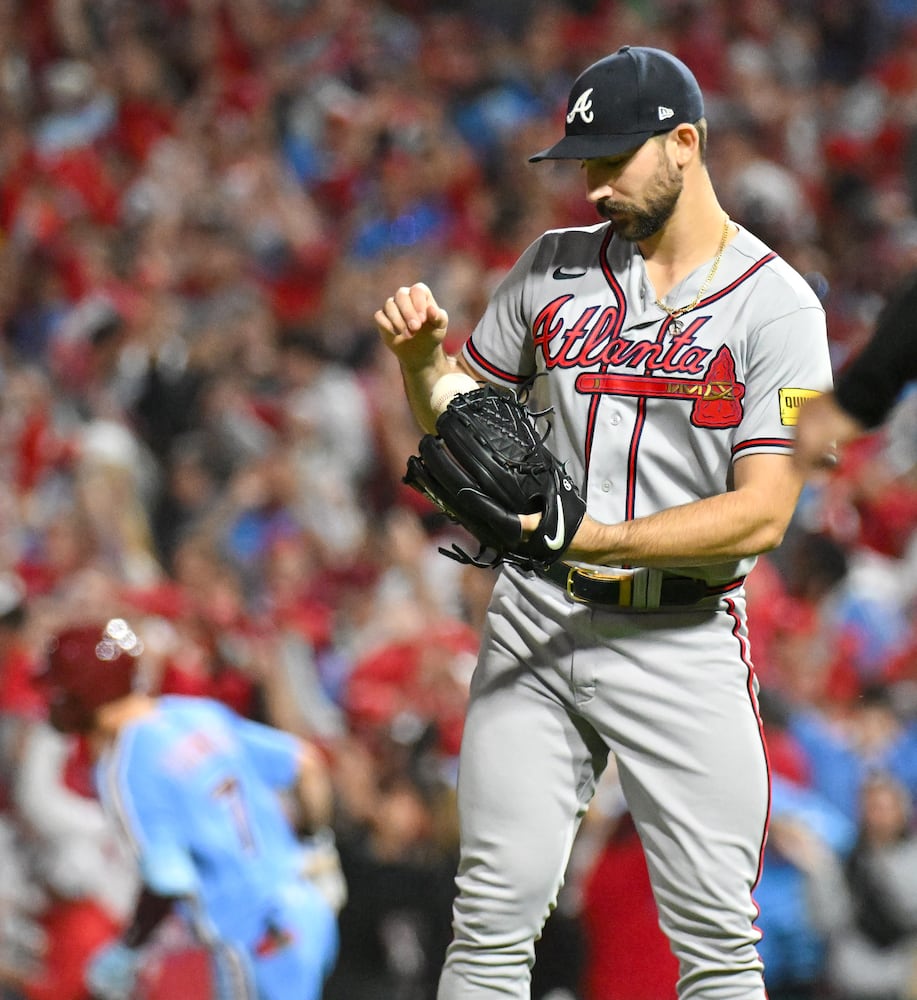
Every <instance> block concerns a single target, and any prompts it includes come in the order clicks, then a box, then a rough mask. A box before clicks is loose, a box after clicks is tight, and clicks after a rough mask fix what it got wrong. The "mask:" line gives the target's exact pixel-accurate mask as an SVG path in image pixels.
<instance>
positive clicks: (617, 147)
mask: <svg viewBox="0 0 917 1000" xmlns="http://www.w3.org/2000/svg"><path fill="white" fill-rule="evenodd" d="M703 116H704V99H703V95H702V94H701V91H700V87H699V86H698V84H697V80H696V79H695V78H694V75H693V73H692V72H691V70H689V69H688V67H687V66H686V65H685V64H684V63H683V62H681V60H680V59H676V58H675V56H673V55H671V54H670V53H668V52H664V51H663V50H662V49H654V48H648V47H642V46H630V45H625V46H624V47H623V48H620V49H618V51H617V52H615V53H614V54H613V55H610V56H606V57H605V58H604V59H600V60H599V61H598V62H596V63H593V64H592V65H591V66H590V67H589V68H588V69H586V70H585V71H584V72H583V73H581V74H580V75H579V77H578V78H577V79H576V80H575V82H574V84H573V87H572V88H571V90H570V97H569V100H568V102H567V117H566V130H565V131H566V134H565V136H564V138H563V139H561V140H560V142H557V143H555V144H554V145H553V146H551V147H549V148H548V149H545V150H543V151H542V152H540V153H536V154H535V156H532V157H530V158H529V159H531V160H546V159H550V160H586V159H590V158H592V157H598V156H616V155H618V154H620V153H625V152H628V151H629V150H632V149H636V148H637V147H638V146H641V145H642V144H643V143H644V142H646V140H647V139H649V138H650V137H651V136H654V135H657V134H658V133H660V132H667V131H669V130H670V129H672V128H674V127H675V126H676V125H678V124H680V123H682V122H691V123H693V122H696V121H697V120H698V119H700V118H703Z"/></svg>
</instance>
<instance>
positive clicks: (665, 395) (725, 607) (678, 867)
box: [439, 224, 831, 1000]
mask: <svg viewBox="0 0 917 1000" xmlns="http://www.w3.org/2000/svg"><path fill="white" fill-rule="evenodd" d="M709 269H710V262H709V261H708V262H707V263H706V264H705V265H703V266H701V267H699V268H698V269H697V270H696V271H695V272H693V273H692V274H690V275H689V276H688V277H687V278H686V279H685V280H684V281H683V282H682V283H681V285H680V286H678V287H676V288H674V289H672V291H671V292H670V293H669V295H668V302H669V303H671V304H672V305H673V306H677V305H683V304H685V303H689V302H691V301H692V300H693V298H694V296H695V295H697V293H698V290H699V289H700V287H701V284H702V282H703V281H704V279H705V277H706V276H707V274H708V273H709ZM464 357H465V359H466V360H467V362H468V363H469V364H470V365H471V366H472V368H474V369H475V370H476V371H477V372H479V373H480V374H481V375H482V376H483V377H485V378H487V379H488V380H491V381H494V382H496V383H502V384H504V385H507V386H511V387H519V386H521V385H523V384H525V383H527V382H529V381H530V380H531V382H532V384H531V396H532V399H531V405H532V407H533V408H535V409H542V408H547V407H550V408H551V410H552V414H551V417H550V420H551V423H552V430H551V437H550V438H549V443H550V445H551V447H552V449H553V450H554V451H555V453H556V454H557V455H558V456H559V457H560V458H562V459H563V460H565V461H566V463H567V469H568V471H569V473H570V475H571V478H573V479H574V480H575V481H576V482H577V483H578V484H579V485H580V486H581V488H582V490H583V494H584V496H585V497H586V499H587V503H588V510H589V513H590V514H591V515H592V516H593V517H594V518H596V519H597V520H599V521H602V522H605V523H616V522H619V521H622V520H625V519H631V518H635V517H640V516H642V515H646V514H650V513H653V512H655V511H658V510H662V509H664V508H668V507H672V506H675V505H679V504H684V503H687V502H690V501H693V500H698V499H700V498H704V497H709V496H712V495H716V494H720V493H723V492H724V491H726V490H728V489H729V488H730V486H731V482H732V468H733V463H734V462H735V461H736V460H737V459H739V458H741V457H742V456H744V455H750V454H754V453H759V452H770V453H783V454H789V452H790V450H791V448H792V439H793V424H794V422H795V418H796V414H797V412H798V409H799V407H800V405H801V403H802V402H803V401H804V400H805V398H807V397H808V396H810V395H812V394H814V393H816V392H818V391H822V390H824V389H826V388H827V387H829V385H830V382H831V367H830V361H829V356H828V350H827V338H826V333H825V318H824V312H823V310H822V308H821V306H820V304H819V302H818V300H817V298H816V296H815V295H814V294H813V292H812V291H811V290H810V288H809V286H808V285H807V284H806V282H805V281H804V280H803V279H802V278H801V277H800V276H799V275H798V274H797V273H796V272H795V271H793V270H792V268H790V267H789V266H788V265H787V264H786V263H785V262H783V261H782V260H780V259H779V258H778V257H777V255H776V254H774V253H773V252H772V251H771V250H770V249H769V248H768V247H767V246H765V245H764V244H763V243H762V242H761V241H760V240H758V239H757V238H756V237H754V236H753V235H752V234H750V233H748V232H747V231H745V230H744V229H741V228H740V229H739V232H738V234H737V235H736V236H735V237H734V238H733V240H732V241H731V242H730V243H729V244H728V246H727V247H726V249H725V252H724V254H723V257H722V259H721V262H720V266H719V268H718V270H717V273H716V280H715V281H714V282H713V283H712V285H711V287H710V288H709V290H708V291H707V292H706V293H705V295H704V296H703V297H702V298H701V299H700V301H699V302H698V303H697V306H696V308H694V309H692V310H691V311H689V312H687V313H685V314H684V315H682V316H681V317H679V318H678V319H677V320H673V319H672V317H671V316H669V315H668V314H667V313H666V312H665V311H664V310H663V309H662V308H661V307H660V306H659V305H657V304H656V301H655V293H654V290H653V288H652V286H651V283H650V281H649V280H648V277H647V273H646V270H645V267H644V262H643V258H642V256H641V255H640V253H639V251H638V250H637V248H636V247H635V246H634V245H633V244H630V243H627V242H625V241H622V240H619V239H616V238H614V237H613V235H612V231H611V228H610V227H609V226H608V225H605V224H601V225H597V226H593V227H588V228H577V229H565V230H557V231H552V232H549V233H546V234H545V235H544V236H542V237H540V238H539V239H538V240H537V241H536V242H535V243H533V244H532V245H531V246H530V247H529V248H528V250H527V251H526V252H525V253H524V254H523V255H522V257H521V258H520V259H519V261H518V262H517V264H516V265H515V266H514V268H513V269H512V271H511V272H510V273H509V274H508V275H507V277H506V278H505V280H504V281H503V282H502V283H501V285H500V287H499V288H498V290H497V291H496V293H495V295H494V296H493V299H492V301H491V304H490V305H489V307H488V309H487V311H486V313H485V315H484V316H483V318H482V320H481V322H480V323H479V324H478V326H477V327H476V328H475V330H474V331H473V333H472V335H471V337H470V338H469V340H468V342H467V344H466V345H465V347H464ZM753 562H754V560H753V559H745V560H741V561H736V562H730V563H724V564H721V565H715V566H709V565H708V566H704V567H672V571H675V572H678V573H680V574H683V575H688V576H694V577H700V578H703V579H705V580H706V581H707V582H708V583H709V584H710V585H722V592H720V593H717V594H716V595H712V596H710V597H709V598H707V599H705V600H703V601H701V602H700V604H699V605H697V606H696V607H692V608H689V609H685V608H683V607H682V608H662V607H658V608H656V610H654V611H633V610H629V609H621V608H616V607H614V606H609V607H602V606H596V605H587V604H583V603H578V602H575V601H573V600H571V598H570V597H569V596H568V594H567V593H566V592H565V591H564V589H563V588H562V587H561V586H558V585H557V584H555V583H553V582H551V581H549V580H546V579H543V578H542V577H540V576H539V575H537V574H524V573H522V572H520V571H518V570H516V569H514V568H511V567H507V568H504V570H503V571H502V572H501V574H500V577H499V578H498V580H497V581H496V584H495V588H494V594H493V599H492V602H491V606H490V609H489V613H488V619H487V624H486V627H485V630H484V634H483V638H482V648H481V655H480V657H479V662H478V667H477V670H476V672H475V676H474V680H473V682H472V691H471V700H470V705H469V710H468V714H467V720H466V728H465V739H464V741H463V747H462V755H461V761H460V769H459V789H458V794H459V810H460V816H461V823H462V857H461V862H460V866H459V874H458V887H459V895H458V898H457V901H456V906H455V911H454V940H453V942H452V944H451V945H450V949H449V953H448V955H447V960H446V965H445V968H444V970H443V975H442V978H441V981H440V991H439V998H440V1000H472V998H474V1000H484V998H485V997H487V998H490V997H493V998H494V1000H496V998H498V997H499V998H504V1000H505V998H507V997H513V998H517V1000H523V998H527V997H528V996H529V989H530V987H529V982H530V968H531V963H532V961H533V954H534V945H533V940H534V938H535V937H537V935H538V933H539V931H540V929H541V927H542V924H543V922H544V920H545V919H546V918H547V915H548V913H549V912H550V908H551V906H552V905H553V903H554V901H555V899H556V895H557V892H558V890H559V887H560V885H561V884H562V880H563V873H564V870H565V867H566V864H567V860H568V858H569V851H570V847H571V844H572V841H573V836H574V833H575V830H576V828H577V824H578V822H579V819H580V818H581V816H582V815H583V813H584V811H585V809H586V807H587V805H588V802H589V800H590V798H591V795H592V793H593V791H594V785H595V780H596V777H597V776H598V775H599V774H600V773H601V771H602V769H603V767H604V765H605V762H606V759H607V754H608V753H609V752H612V753H614V755H615V756H616V758H617V764H618V771H619V775H620V780H621V783H622V787H623V789H624V792H625V795H626V796H627V800H628V805H629V808H630V811H631V813H632V814H633V817H634V820H635V823H636V825H637V828H638V830H639V832H640V836H641V840H642V843H643V847H644V851H645V854H646V857H647V863H648V867H649V870H650V875H651V879H652V883H653V889H654V893H655V897H656V902H657V906H658V909H659V914H660V923H661V925H662V927H663V929H664V930H665V932H666V934H667V935H668V937H669V940H670V941H671V943H672V947H673V950H674V951H675V953H676V954H677V956H678V958H679V962H680V969H681V975H680V979H679V984H678V990H679V995H680V997H682V998H683V1000H687V998H691V1000H699V998H701V997H702V998H704V1000H714V998H717V1000H720V998H722V1000H725V998H730V1000H738V998H741V1000H764V997H765V992H764V986H763V979H762V969H761V962H760V959H759V956H758V953H757V950H756V947H755V945H756V943H757V941H758V939H759V934H758V931H757V930H756V929H755V927H754V920H755V917H756V914H757V910H756V907H755V904H754V902H753V897H752V890H753V887H754V885H755V883H756V881H757V878H758V875H759V870H760V864H761V857H762V850H763V842H764V836H765V832H766V825H767V817H768V801H769V799H768V788H769V783H768V774H767V763H766V750H765V745H764V740H763V733H762V729H761V725H760V719H759V716H758V712H757V699H756V682H755V678H754V670H753V667H752V660H751V649H750V644H749V637H748V629H747V623H746V616H745V600H744V590H743V588H742V583H741V581H742V579H743V577H744V575H745V574H746V573H747V572H748V570H749V569H750V568H751V567H752V565H753Z"/></svg>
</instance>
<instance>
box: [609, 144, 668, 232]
mask: <svg viewBox="0 0 917 1000" xmlns="http://www.w3.org/2000/svg"><path fill="white" fill-rule="evenodd" d="M657 149H658V166H657V170H656V172H655V174H654V175H653V177H652V178H651V180H650V181H649V183H648V184H647V186H646V190H645V192H644V194H643V196H642V197H641V198H640V199H639V200H636V201H633V202H625V201H617V200H615V199H613V198H602V199H601V201H599V202H597V203H596V211H597V212H598V213H599V215H600V216H601V217H602V218H603V219H608V220H609V221H610V222H613V223H614V227H615V234H616V235H617V236H620V237H621V239H624V240H628V241H630V242H631V243H639V242H640V241H641V240H646V239H649V238H650V237H651V236H655V235H656V233H658V232H659V230H660V229H662V227H663V226H664V225H665V224H666V223H667V222H668V221H669V219H670V218H671V217H672V213H673V212H674V211H675V206H676V205H677V204H678V199H679V197H680V195H681V191H682V188H683V187H684V178H683V177H682V174H681V171H679V169H678V168H677V167H676V166H675V164H674V163H672V162H671V161H670V160H669V158H668V157H667V156H666V155H665V147H664V145H663V144H662V143H659V144H657Z"/></svg>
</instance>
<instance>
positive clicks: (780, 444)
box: [732, 438, 793, 457]
mask: <svg viewBox="0 0 917 1000" xmlns="http://www.w3.org/2000/svg"><path fill="white" fill-rule="evenodd" d="M749 448H786V449H788V450H792V448H793V442H792V441H790V440H788V439H787V438H750V439H749V440H748V441H740V442H739V444H736V445H733V446H732V455H733V457H735V456H736V455H739V454H741V452H743V451H747V450H748V449H749Z"/></svg>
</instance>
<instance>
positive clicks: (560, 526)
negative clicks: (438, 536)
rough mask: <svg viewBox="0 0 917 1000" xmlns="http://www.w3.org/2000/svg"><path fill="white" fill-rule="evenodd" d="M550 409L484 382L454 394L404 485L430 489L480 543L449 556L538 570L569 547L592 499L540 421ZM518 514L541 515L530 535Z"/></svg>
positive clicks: (424, 441) (532, 524) (414, 458)
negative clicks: (532, 406)
mask: <svg viewBox="0 0 917 1000" xmlns="http://www.w3.org/2000/svg"><path fill="white" fill-rule="evenodd" d="M540 416H544V414H536V413H533V412H532V411H531V410H529V409H528V407H526V406H525V405H524V404H523V403H522V402H521V401H520V400H519V398H517V397H516V395H515V394H513V393H512V392H509V391H508V390H501V389H497V388H495V387H493V386H487V385H485V386H482V387H481V388H480V389H475V390H473V391H469V392H463V393H459V394H457V395H456V396H454V397H453V398H452V399H451V400H450V402H449V404H448V405H447V406H446V409H445V410H444V411H443V412H442V413H440V415H439V417H438V418H437V420H436V431H437V433H436V434H435V435H434V434H425V435H424V436H423V438H421V441H420V446H419V454H418V455H412V456H411V457H410V458H409V459H408V468H407V473H406V474H405V477H404V482H405V483H407V485H409V486H411V487H413V488H414V489H415V490H417V491H418V492H420V493H422V494H424V495H425V496H426V497H427V498H428V499H429V500H431V501H432V502H433V503H435V504H436V505H437V506H438V507H439V508H440V510H442V511H443V512H444V513H445V514H447V515H448V516H449V517H450V518H452V519H453V520H454V521H455V522H456V523H458V524H461V525H462V526H463V527H464V528H465V529H466V530H467V531H469V532H470V533H471V534H472V535H473V536H474V537H475V538H476V539H477V541H478V542H479V544H480V548H479V550H478V553H477V554H476V555H469V554H468V553H467V552H464V551H463V550H462V549H460V548H459V547H458V546H457V545H453V548H452V551H447V550H445V549H440V551H441V552H443V553H444V554H445V555H448V556H451V557H452V558H455V559H458V560H459V561H460V562H465V563H472V564H473V565H475V566H489V567H493V566H498V565H500V564H501V563H503V562H508V563H513V564H514V565H516V566H519V567H521V568H523V569H526V570H538V569H543V568H545V567H546V566H549V565H550V564H551V563H553V562H555V561H556V560H558V559H560V558H561V557H562V556H563V554H564V553H565V552H566V550H567V548H568V547H569V545H570V542H571V540H572V539H573V537H574V535H575V534H576V532H577V529H578V528H579V526H580V524H581V523H582V520H583V518H584V516H585V513H586V503H585V501H584V500H583V498H582V496H581V495H580V492H579V490H578V489H577V487H576V485H575V484H574V483H573V480H572V479H571V478H570V476H569V475H567V473H566V471H565V469H564V466H563V463H562V462H560V461H559V460H558V459H557V457H556V456H555V455H554V454H552V452H551V451H550V449H549V448H548V447H547V446H546V445H545V436H546V433H545V434H543V433H542V432H541V431H540V430H539V429H538V425H537V420H538V418H539V417H540ZM520 513H525V514H537V515H539V516H538V519H537V520H535V521H531V520H527V521H526V522H525V524H526V525H528V526H529V527H530V529H531V530H530V531H529V532H528V534H524V531H523V523H522V522H521V521H520V518H519V515H520Z"/></svg>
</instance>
